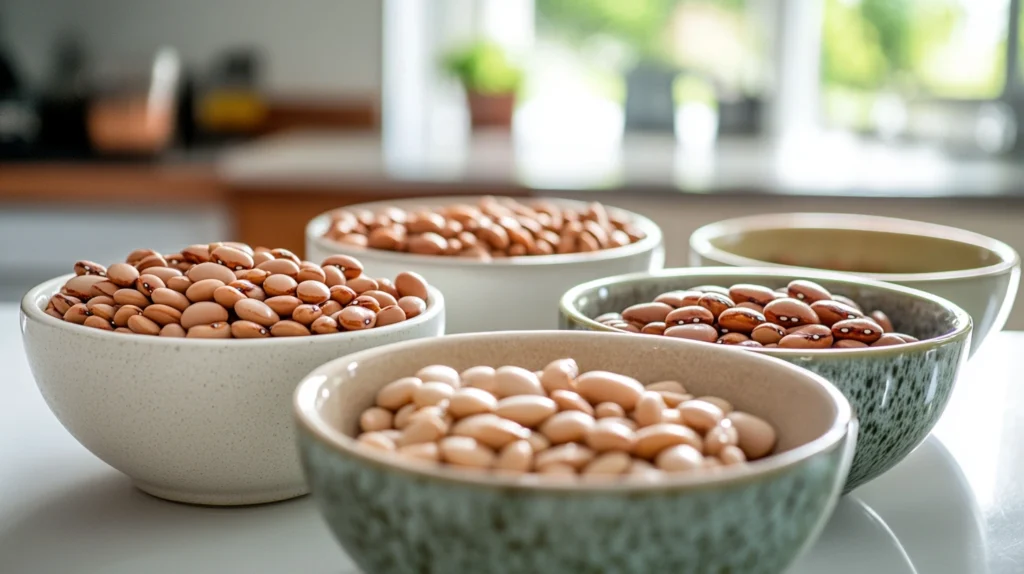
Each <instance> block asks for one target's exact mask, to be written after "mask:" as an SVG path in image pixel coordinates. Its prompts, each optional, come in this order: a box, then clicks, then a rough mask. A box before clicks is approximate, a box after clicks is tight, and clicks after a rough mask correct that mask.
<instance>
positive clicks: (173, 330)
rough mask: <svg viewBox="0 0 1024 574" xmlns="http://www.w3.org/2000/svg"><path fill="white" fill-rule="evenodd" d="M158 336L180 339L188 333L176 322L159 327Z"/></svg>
mask: <svg viewBox="0 0 1024 574" xmlns="http://www.w3.org/2000/svg"><path fill="white" fill-rule="evenodd" d="M160 336H161V337H172V338H175V339H180V338H183V337H187V336H188V333H187V332H186V331H185V328H184V327H182V326H181V325H178V324H177V323H168V324H167V325H164V326H163V327H161V328H160Z"/></svg>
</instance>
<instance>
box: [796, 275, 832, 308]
mask: <svg viewBox="0 0 1024 574" xmlns="http://www.w3.org/2000/svg"><path fill="white" fill-rule="evenodd" d="M786 292H787V293H788V294H789V296H790V297H792V298H793V299H797V300H799V301H802V302H804V303H807V304H811V303H814V302H815V301H822V300H828V299H831V298H832V294H831V293H829V292H828V290H827V289H825V288H824V287H822V286H821V285H818V284H817V283H815V282H813V281H807V280H805V279H797V280H795V281H790V283H789V285H788V286H787V287H786Z"/></svg>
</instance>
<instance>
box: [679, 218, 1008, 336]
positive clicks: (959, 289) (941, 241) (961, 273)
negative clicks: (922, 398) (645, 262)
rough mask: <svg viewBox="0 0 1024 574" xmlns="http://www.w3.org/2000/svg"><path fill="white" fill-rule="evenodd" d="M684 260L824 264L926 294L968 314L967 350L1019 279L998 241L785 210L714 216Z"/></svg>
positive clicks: (943, 229) (996, 324)
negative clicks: (971, 327)
mask: <svg viewBox="0 0 1024 574" xmlns="http://www.w3.org/2000/svg"><path fill="white" fill-rule="evenodd" d="M690 265H693V266H697V267H699V266H712V267H713V266H721V265H727V266H737V267H751V266H753V267H764V266H777V265H783V266H795V267H805V268H814V269H827V270H833V271H844V272H850V273H854V274H856V275H859V276H861V277H867V278H869V279H876V280H878V281H886V282H889V283H897V284H899V285H904V286H907V287H913V288H914V289H920V290H922V291H927V292H929V293H933V294H935V295H938V296H939V297H942V298H943V299H948V300H950V301H952V302H953V303H956V304H957V305H958V306H960V307H962V308H963V309H964V310H965V311H967V313H968V314H970V316H971V318H972V319H973V321H974V336H973V343H972V345H971V353H972V354H973V353H974V351H976V350H977V349H978V347H979V346H980V345H981V344H982V342H983V341H984V340H985V338H986V337H987V336H988V335H989V334H990V333H992V332H994V331H999V330H1000V329H1002V328H1003V326H1004V325H1005V324H1006V320H1007V318H1008V317H1009V316H1010V311H1011V310H1012V309H1013V302H1014V299H1015V298H1016V297H1017V287H1018V284H1019V282H1020V257H1019V256H1018V255H1017V252H1016V251H1014V250H1013V248H1012V247H1010V246H1009V245H1007V244H1005V243H1003V242H1001V241H997V240H995V239H992V238H990V237H985V236H984V235H979V234H977V233H972V232H970V231H965V230H963V229H957V228H955V227H947V226H944V225H935V224H931V223H923V222H919V221H909V220H906V219H894V218H890V217H877V216H872V215H847V214H833V213H788V214H766V215H756V216H750V217H741V218H736V219H727V220H724V221H719V222H716V223H712V224H710V225H706V226H704V227H701V228H700V229H698V230H697V231H695V232H694V233H693V235H692V236H690Z"/></svg>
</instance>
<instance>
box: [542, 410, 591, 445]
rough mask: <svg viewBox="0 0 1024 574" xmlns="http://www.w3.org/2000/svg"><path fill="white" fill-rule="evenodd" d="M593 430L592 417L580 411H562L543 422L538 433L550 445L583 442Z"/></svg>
mask: <svg viewBox="0 0 1024 574" xmlns="http://www.w3.org/2000/svg"><path fill="white" fill-rule="evenodd" d="M593 428H594V417H592V416H590V415H588V414H586V413H584V412H580V411H562V412H560V413H556V414H555V415H552V416H551V417H550V418H548V419H547V420H546V421H544V424H542V425H541V427H540V432H541V433H542V434H543V435H544V436H545V437H546V438H547V439H548V440H549V441H551V444H562V443H567V442H577V441H583V440H584V439H585V438H586V436H587V435H588V434H589V433H590V431H591V429H593Z"/></svg>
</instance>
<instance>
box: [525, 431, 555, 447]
mask: <svg viewBox="0 0 1024 574" xmlns="http://www.w3.org/2000/svg"><path fill="white" fill-rule="evenodd" d="M526 441H527V442H529V443H530V447H532V448H533V452H541V451H545V450H547V449H549V448H551V441H549V440H548V437H546V436H544V435H542V434H541V433H539V432H537V431H532V432H531V433H530V436H529V437H527V438H526Z"/></svg>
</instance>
